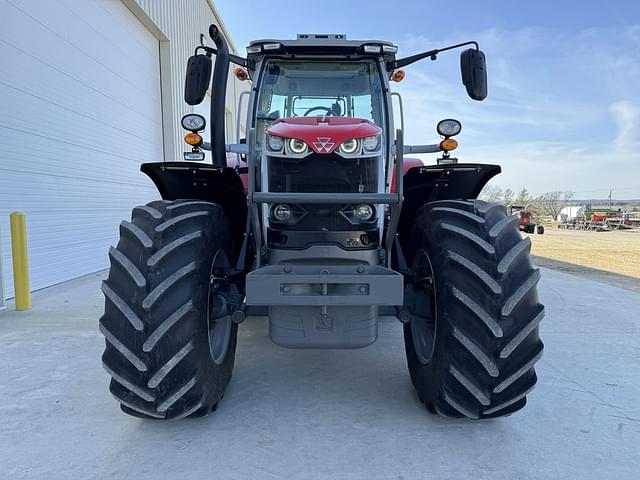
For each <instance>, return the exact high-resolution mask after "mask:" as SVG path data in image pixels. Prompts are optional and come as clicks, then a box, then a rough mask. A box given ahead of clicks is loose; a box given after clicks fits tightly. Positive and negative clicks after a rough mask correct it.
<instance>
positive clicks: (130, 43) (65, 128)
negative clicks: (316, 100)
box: [0, 0, 249, 308]
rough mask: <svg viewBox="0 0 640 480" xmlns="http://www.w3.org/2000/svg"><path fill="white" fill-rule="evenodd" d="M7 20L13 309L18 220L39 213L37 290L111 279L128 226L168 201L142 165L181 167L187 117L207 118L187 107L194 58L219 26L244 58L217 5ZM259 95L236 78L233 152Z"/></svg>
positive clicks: (5, 155) (3, 156) (2, 83)
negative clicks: (250, 94)
mask: <svg viewBox="0 0 640 480" xmlns="http://www.w3.org/2000/svg"><path fill="white" fill-rule="evenodd" d="M0 18H1V19H2V20H3V22H4V21H5V20H6V22H4V23H3V27H2V28H0V60H1V61H0V64H7V65H11V68H5V69H0V147H1V148H0V244H2V246H1V247H0V270H4V272H3V273H4V274H3V275H2V272H0V308H1V307H2V304H3V299H4V298H11V297H12V296H13V285H12V275H11V270H12V265H11V250H10V241H9V221H8V220H9V213H10V212H11V211H23V212H25V213H26V214H27V224H28V237H29V255H30V272H31V287H32V288H33V289H38V288H44V287H47V286H49V285H53V284H55V283H59V282H62V281H65V280H69V279H71V278H76V277H78V276H80V275H84V274H87V273H91V272H95V271H97V270H101V269H104V268H107V267H108V257H107V251H108V248H109V245H115V243H117V241H118V224H119V222H120V221H121V220H123V219H127V218H128V217H129V216H130V212H131V209H132V208H133V207H134V206H136V205H140V204H144V203H146V202H148V201H151V200H153V199H156V198H158V193H157V191H156V189H155V187H154V186H153V184H152V182H151V181H150V180H149V179H148V178H147V177H146V176H145V175H143V174H142V173H140V171H139V168H140V164H141V163H144V162H154V161H161V160H163V159H164V160H181V159H182V152H183V151H184V150H185V148H184V143H183V142H182V137H183V135H184V132H183V130H182V128H181V127H180V119H181V117H182V116H183V115H184V114H186V113H191V112H193V111H194V110H195V109H199V110H200V111H206V110H205V109H206V107H204V106H198V107H195V108H194V107H189V106H187V105H186V104H185V103H184V100H183V90H184V70H185V67H186V63H187V59H188V57H189V56H190V55H191V54H192V52H193V51H194V49H195V47H196V46H197V45H199V44H200V42H201V35H202V36H203V37H204V39H205V41H206V40H208V43H209V44H212V41H211V40H210V39H209V38H208V29H209V25H210V24H211V23H215V24H216V25H218V26H219V27H220V28H221V30H222V31H223V33H224V34H225V36H226V37H227V41H228V42H229V44H230V49H231V50H232V51H234V52H235V51H236V49H235V45H234V44H233V42H232V41H231V39H230V38H229V36H228V34H227V32H226V30H225V28H224V25H223V24H222V21H221V20H220V17H219V15H218V14H217V12H216V10H215V7H214V6H213V4H212V3H211V2H210V1H209V0H48V1H47V2H2V1H0ZM247 88H249V86H248V84H246V83H240V82H238V81H237V80H236V79H235V77H233V76H230V80H229V86H228V91H227V102H226V105H227V109H228V111H227V115H226V118H227V119H229V120H231V122H232V124H230V125H229V129H228V132H227V137H226V138H227V141H228V142H231V141H235V140H236V139H235V138H234V137H235V135H234V130H235V128H234V126H235V118H236V104H237V99H238V94H239V92H240V91H242V90H245V89H247ZM207 116H208V115H207ZM207 139H208V138H207ZM2 264H4V265H2ZM2 267H4V268H2ZM3 280H4V284H3ZM3 290H4V293H3Z"/></svg>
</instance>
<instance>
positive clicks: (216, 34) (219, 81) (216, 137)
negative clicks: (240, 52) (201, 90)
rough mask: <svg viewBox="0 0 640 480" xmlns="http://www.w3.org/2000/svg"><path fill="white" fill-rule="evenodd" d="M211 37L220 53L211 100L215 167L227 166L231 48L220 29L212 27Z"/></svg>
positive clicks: (217, 56) (215, 66)
mask: <svg viewBox="0 0 640 480" xmlns="http://www.w3.org/2000/svg"><path fill="white" fill-rule="evenodd" d="M209 36H210V37H211V40H213V42H214V43H215V44H216V49H217V50H218V53H217V54H216V62H215V64H214V67H213V83H212V86H211V87H212V89H213V92H212V93H213V95H212V96H213V98H212V99H211V113H210V117H209V118H210V121H209V128H210V129H211V137H210V138H211V142H212V143H213V149H212V150H211V157H212V161H213V164H214V165H218V166H220V167H226V166H227V153H226V150H225V138H224V132H225V131H226V130H225V102H226V98H227V79H228V77H229V46H228V45H227V41H226V40H225V39H224V36H223V35H222V32H220V29H219V28H218V27H217V26H215V25H211V26H210V27H209Z"/></svg>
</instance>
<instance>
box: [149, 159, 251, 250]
mask: <svg viewBox="0 0 640 480" xmlns="http://www.w3.org/2000/svg"><path fill="white" fill-rule="evenodd" d="M140 171H141V172H142V173H144V174H146V175H147V176H148V177H149V178H151V180H152V181H153V183H154V184H155V186H156V188H157V189H158V191H159V192H160V196H161V197H162V198H163V199H164V200H178V199H191V200H204V201H207V202H212V203H217V204H218V205H220V206H221V207H222V208H223V209H224V212H225V214H226V216H227V218H228V219H229V223H230V224H231V230H232V236H233V243H234V248H235V249H236V251H238V250H239V249H240V245H241V244H242V241H243V238H244V233H245V227H246V220H247V195H246V193H245V192H244V187H243V184H242V180H241V178H240V176H239V175H238V174H237V173H236V171H235V170H234V169H233V168H229V167H220V166H216V165H206V164H204V165H203V164H200V163H194V162H156V163H143V164H142V165H141V167H140Z"/></svg>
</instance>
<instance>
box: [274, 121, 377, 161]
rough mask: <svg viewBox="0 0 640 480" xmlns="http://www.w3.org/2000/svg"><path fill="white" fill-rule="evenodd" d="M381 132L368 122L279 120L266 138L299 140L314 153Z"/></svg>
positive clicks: (327, 150) (332, 150)
mask: <svg viewBox="0 0 640 480" xmlns="http://www.w3.org/2000/svg"><path fill="white" fill-rule="evenodd" d="M380 133H382V129H381V128H380V127H378V126H376V125H374V124H373V123H371V122H369V121H367V120H363V119H361V118H344V117H293V118H281V119H279V120H276V121H275V122H273V123H272V124H271V126H269V128H268V129H267V134H268V135H273V136H276V137H282V138H295V139H298V140H302V141H303V142H305V143H306V144H307V145H308V146H309V148H311V149H312V150H313V151H314V152H316V153H333V152H334V151H335V150H336V149H337V148H338V147H339V146H340V144H341V143H343V142H346V141H347V140H351V139H353V138H365V137H373V136H375V135H380Z"/></svg>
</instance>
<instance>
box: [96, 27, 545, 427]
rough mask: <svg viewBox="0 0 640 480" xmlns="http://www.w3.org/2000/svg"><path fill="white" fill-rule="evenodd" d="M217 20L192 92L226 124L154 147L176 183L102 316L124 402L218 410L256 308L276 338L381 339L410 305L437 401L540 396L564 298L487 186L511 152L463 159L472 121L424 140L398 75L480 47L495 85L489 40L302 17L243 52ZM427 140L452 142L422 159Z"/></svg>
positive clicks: (419, 363) (410, 339)
mask: <svg viewBox="0 0 640 480" xmlns="http://www.w3.org/2000/svg"><path fill="white" fill-rule="evenodd" d="M209 36H210V37H211V39H212V40H213V45H215V46H198V47H197V48H196V50H195V52H194V55H193V56H192V57H190V58H189V61H188V63H187V73H186V83H185V101H186V102H187V104H189V105H197V104H199V103H201V102H202V101H203V99H204V98H205V96H206V95H207V91H208V89H209V88H211V92H212V101H211V113H210V118H209V124H210V125H209V132H210V138H208V139H207V140H205V138H203V136H202V132H204V131H205V129H206V120H205V118H204V117H202V116H199V115H193V114H191V115H186V116H185V117H184V118H183V121H182V125H183V127H184V128H185V129H186V130H188V132H189V133H187V134H186V136H185V141H186V142H187V143H188V144H189V146H190V147H187V151H186V152H185V159H184V160H180V161H174V162H157V163H145V164H142V166H141V171H142V172H143V173H145V174H146V175H148V176H149V177H150V178H151V180H152V181H153V183H154V184H155V185H156V187H157V189H158V191H159V195H160V197H161V199H160V200H156V201H153V202H151V203H149V204H147V205H142V206H139V207H135V208H134V209H133V211H132V214H131V220H130V221H123V222H122V223H121V224H120V239H119V241H118V243H117V246H115V247H112V248H111V249H110V250H109V258H110V265H111V268H110V271H109V274H108V277H107V279H106V280H105V281H104V283H103V285H102V291H103V293H104V295H105V310H104V315H103V316H102V317H101V319H100V322H99V325H100V330H101V332H102V334H103V335H104V337H105V340H106V348H105V350H104V354H103V357H102V361H103V365H104V367H105V369H106V371H107V372H108V374H109V375H110V376H111V382H110V392H111V393H112V395H113V396H114V397H115V398H116V399H117V401H118V402H119V404H120V407H121V409H122V410H123V411H124V412H125V413H127V414H130V415H134V416H138V417H142V418H148V419H177V418H185V417H199V416H203V415H206V414H208V413H209V412H212V411H214V410H215V409H216V407H217V405H218V402H219V401H220V400H221V399H222V398H223V395H224V393H225V389H226V387H227V386H228V384H229V381H230V379H231V373H232V370H233V365H234V357H235V351H236V344H237V332H238V328H239V325H241V324H242V322H243V321H245V319H246V318H249V317H251V316H254V315H268V322H269V336H270V338H271V340H272V341H273V342H275V343H276V344H278V345H280V346H283V347H287V348H298V349H305V348H306V349H353V348H361V347H366V346H367V345H370V344H371V343H373V342H375V341H376V339H377V336H378V322H379V319H380V318H381V317H383V316H385V317H388V316H393V317H395V318H397V319H398V320H399V322H398V325H399V326H400V325H401V326H402V328H403V333H404V344H405V350H406V357H407V364H408V368H409V373H410V378H411V382H412V383H413V386H414V387H415V390H416V392H417V398H418V399H419V400H420V401H421V402H422V403H423V404H424V405H425V406H426V408H427V409H428V411H430V412H432V413H435V414H439V415H442V416H445V417H454V418H473V419H484V418H492V417H499V416H505V415H509V414H511V413H513V412H515V411H517V410H519V409H521V408H522V407H523V406H524V405H525V403H526V401H527V400H526V395H527V394H528V393H529V392H530V391H531V389H532V388H533V387H534V385H535V383H536V374H535V371H534V364H535V363H536V362H537V361H538V360H539V359H540V357H541V355H542V351H543V344H542V342H541V341H540V339H539V335H538V326H539V323H540V321H541V319H542V317H543V315H544V308H543V306H542V305H541V304H540V303H539V301H538V293H537V283H538V280H539V278H540V273H539V270H538V269H537V268H535V267H534V265H533V264H532V262H531V259H530V255H529V251H530V247H531V244H530V240H529V239H527V238H525V239H523V238H522V237H521V236H520V233H519V230H518V219H517V218H516V217H514V216H512V215H509V214H507V211H506V209H505V207H504V206H502V205H498V204H492V203H487V202H483V201H479V200H477V197H478V194H479V193H480V191H481V190H482V188H483V186H484V185H485V184H486V183H487V182H488V181H489V179H491V178H492V177H494V176H495V175H497V174H498V173H499V172H500V171H501V169H500V166H497V165H488V164H473V163H459V162H458V160H457V159H455V158H452V157H451V156H450V152H451V151H452V150H453V149H455V146H456V145H457V142H456V140H455V139H454V138H453V137H454V136H456V135H457V134H459V133H460V130H461V125H460V122H458V121H457V120H454V119H445V120H443V121H441V122H439V124H438V126H437V132H438V133H439V134H440V139H439V141H436V143H432V144H425V145H407V144H405V143H404V140H403V130H404V129H403V125H404V118H403V113H402V108H401V107H402V104H401V97H400V96H399V95H398V94H397V93H392V92H391V90H390V81H393V80H395V81H397V80H400V79H401V78H402V77H403V76H404V72H403V71H402V68H403V67H406V66H408V65H410V64H413V63H414V62H417V61H420V60H422V59H431V60H436V59H437V58H438V56H439V55H440V54H442V53H444V52H446V51H449V50H452V49H457V48H461V47H467V48H466V49H464V50H463V51H462V53H461V55H460V61H461V74H462V82H463V84H464V86H465V88H466V91H467V93H468V95H469V96H470V97H471V98H472V99H474V100H478V101H480V100H483V99H484V98H485V97H486V95H487V79H486V64H485V56H484V53H483V52H482V51H481V50H480V49H479V46H478V44H477V43H476V42H466V43H461V44H457V45H452V46H448V47H446V48H440V49H432V50H428V51H425V52H422V53H418V54H415V55H411V56H408V57H402V58H398V56H397V51H398V48H397V46H396V45H394V44H393V43H390V42H387V41H377V40H367V41H358V40H349V39H347V38H346V37H345V35H340V34H336V35H314V34H301V35H298V37H297V39H295V40H269V39H268V40H257V41H253V42H251V43H250V45H249V46H248V47H247V55H246V56H245V57H241V56H238V55H235V54H232V53H230V52H229V49H228V45H227V43H226V41H225V39H224V37H223V36H222V34H221V32H220V31H219V30H218V28H217V27H216V26H215V25H212V26H211V27H210V29H209ZM214 56H215V63H214V59H213V57H214ZM230 63H233V64H235V65H236V67H235V68H236V71H235V73H236V76H237V77H238V78H240V79H246V80H247V81H249V82H251V88H250V92H249V93H247V95H244V96H242V97H241V98H244V97H248V108H247V111H248V113H247V118H246V129H245V135H244V137H245V138H243V139H241V140H239V141H238V142H237V143H236V144H225V99H226V87H227V80H228V75H229V73H230ZM394 100H395V101H396V102H398V106H399V107H400V108H397V109H398V110H399V111H400V115H399V118H397V116H396V117H395V118H394V108H393V107H394V103H393V102H394ZM207 149H208V150H210V151H211V162H210V163H209V162H207V163H203V160H204V158H205V150H207ZM418 153H441V154H442V156H441V157H440V158H439V159H437V161H435V162H433V165H426V164H424V163H423V162H421V161H416V160H415V159H414V160H411V159H408V158H405V155H407V154H418ZM249 321H251V320H249ZM345 368H348V366H346V367H345Z"/></svg>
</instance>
